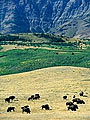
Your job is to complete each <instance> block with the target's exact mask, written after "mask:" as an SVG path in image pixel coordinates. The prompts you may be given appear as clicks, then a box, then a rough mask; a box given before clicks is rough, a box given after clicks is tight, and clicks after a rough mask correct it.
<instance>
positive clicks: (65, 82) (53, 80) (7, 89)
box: [0, 66, 90, 120]
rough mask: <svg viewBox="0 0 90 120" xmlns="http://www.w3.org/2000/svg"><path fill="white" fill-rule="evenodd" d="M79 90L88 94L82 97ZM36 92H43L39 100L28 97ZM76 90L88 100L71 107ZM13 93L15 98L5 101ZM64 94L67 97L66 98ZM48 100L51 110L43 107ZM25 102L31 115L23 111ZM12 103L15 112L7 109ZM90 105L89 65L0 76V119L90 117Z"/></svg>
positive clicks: (86, 119) (89, 119) (82, 119)
mask: <svg viewBox="0 0 90 120" xmlns="http://www.w3.org/2000/svg"><path fill="white" fill-rule="evenodd" d="M80 91H84V94H85V95H87V96H88V97H82V96H81V97H80V96H79V92H80ZM35 93H39V94H40V96H41V98H40V100H35V101H28V100H27V99H28V97H29V96H31V95H32V94H35ZM74 94H75V95H76V97H79V98H80V99H83V100H84V101H85V103H86V104H81V105H80V104H78V107H79V109H78V110H77V111H68V110H67V107H66V105H65V104H66V102H67V101H71V100H72V96H73V95H74ZM10 95H15V97H16V99H15V101H13V102H11V103H5V102H4V99H5V98H6V97H8V96H10ZM63 95H67V96H68V100H63ZM17 100H18V101H17ZM46 103H48V104H49V105H50V107H51V108H52V110H49V111H45V110H42V109H41V105H43V104H46ZM24 105H29V106H30V108H31V114H30V115H29V114H28V115H27V113H24V114H22V112H21V106H24ZM9 106H15V108H16V109H15V112H10V113H7V112H6V110H7V108H8V107H9ZM89 106H90V69H87V68H79V67H78V68H77V67H69V66H68V67H65V66H63V67H53V68H46V69H41V70H36V71H32V72H26V73H20V74H15V75H6V76H0V120H90V107H89Z"/></svg>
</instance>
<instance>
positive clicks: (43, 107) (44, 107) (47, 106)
mask: <svg viewBox="0 0 90 120" xmlns="http://www.w3.org/2000/svg"><path fill="white" fill-rule="evenodd" d="M41 107H42V109H45V110H50V107H49V105H48V104H46V105H42V106H41Z"/></svg>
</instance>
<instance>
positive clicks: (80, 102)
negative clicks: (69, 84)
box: [72, 98, 85, 104]
mask: <svg viewBox="0 0 90 120" xmlns="http://www.w3.org/2000/svg"><path fill="white" fill-rule="evenodd" d="M72 101H73V103H74V102H76V103H77V104H85V102H84V101H83V100H81V99H79V98H74V99H73V100H72Z"/></svg>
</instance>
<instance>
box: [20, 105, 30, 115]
mask: <svg viewBox="0 0 90 120" xmlns="http://www.w3.org/2000/svg"><path fill="white" fill-rule="evenodd" d="M21 109H22V113H24V112H26V113H27V114H28V113H29V114H30V112H31V111H30V108H29V106H28V105H26V106H24V107H21Z"/></svg>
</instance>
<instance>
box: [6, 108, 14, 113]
mask: <svg viewBox="0 0 90 120" xmlns="http://www.w3.org/2000/svg"><path fill="white" fill-rule="evenodd" d="M11 111H15V107H8V109H7V112H11Z"/></svg>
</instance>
